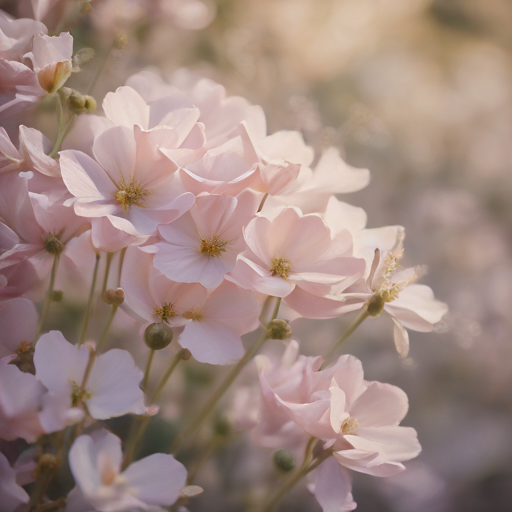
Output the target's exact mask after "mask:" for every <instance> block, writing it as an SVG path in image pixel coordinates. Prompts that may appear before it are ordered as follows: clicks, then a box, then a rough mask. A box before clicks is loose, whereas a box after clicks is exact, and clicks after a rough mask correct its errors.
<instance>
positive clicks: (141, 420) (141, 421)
mask: <svg viewBox="0 0 512 512" xmlns="http://www.w3.org/2000/svg"><path fill="white" fill-rule="evenodd" d="M154 353H155V351H154V350H152V351H151V353H150V356H149V359H148V364H147V366H146V373H145V374H144V381H143V383H144V382H145V384H143V389H144V390H146V387H147V378H148V376H149V368H150V367H151V361H152V359H153V354H154ZM185 354H188V350H187V349H181V350H180V351H179V352H178V353H177V354H176V355H175V356H174V357H173V358H172V359H171V364H170V365H169V367H168V368H167V370H166V371H165V373H164V374H163V375H162V377H161V379H160V382H159V383H158V386H157V388H156V390H155V391H154V393H153V395H152V396H151V399H150V400H149V405H152V404H154V403H155V400H156V399H157V397H158V395H159V394H160V392H161V391H162V390H163V389H164V387H165V385H166V384H167V381H168V380H169V378H170V376H171V375H172V374H173V372H174V370H175V368H176V366H178V363H179V362H180V361H181V360H182V359H183V356H184V355H185ZM150 419H151V416H149V415H145V416H137V417H136V418H134V420H133V422H132V426H131V428H130V433H129V434H128V438H127V441H126V448H125V457H124V460H123V466H122V468H123V469H126V468H127V467H128V466H129V465H130V462H131V461H132V459H133V456H134V455H135V449H136V447H137V443H138V442H139V440H140V439H141V438H142V436H143V435H144V433H145V432H146V429H147V428H148V425H149V420H150Z"/></svg>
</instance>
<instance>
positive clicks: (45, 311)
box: [34, 254, 59, 345]
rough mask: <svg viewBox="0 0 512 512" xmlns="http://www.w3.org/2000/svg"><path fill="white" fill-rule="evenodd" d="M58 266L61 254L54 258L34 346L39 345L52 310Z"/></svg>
mask: <svg viewBox="0 0 512 512" xmlns="http://www.w3.org/2000/svg"><path fill="white" fill-rule="evenodd" d="M58 266H59V254H56V255H55V257H54V258H53V265H52V273H51V274H50V284H49V285H48V290H47V291H46V295H45V297H44V302H43V310H42V311H41V316H40V317H39V322H38V324H37V328H36V333H35V336H34V345H35V344H36V343H37V340H38V339H39V335H40V334H41V329H42V328H43V325H44V321H45V320H46V317H47V315H48V311H49V309H50V302H51V301H52V295H53V288H54V286H55V278H56V277H57V268H58Z"/></svg>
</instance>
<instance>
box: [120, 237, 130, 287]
mask: <svg viewBox="0 0 512 512" xmlns="http://www.w3.org/2000/svg"><path fill="white" fill-rule="evenodd" d="M126 249H128V247H125V248H124V249H121V253H120V254H119V270H118V275H117V286H118V287H120V286H121V275H122V273H123V263H124V256H125V254H126Z"/></svg>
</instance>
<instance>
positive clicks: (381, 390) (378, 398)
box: [349, 382, 409, 427]
mask: <svg viewBox="0 0 512 512" xmlns="http://www.w3.org/2000/svg"><path fill="white" fill-rule="evenodd" d="M408 409H409V401H408V399H407V395H406V394H405V393H404V392H403V391H402V390H401V389H400V388H398V387H396V386H392V385H391V384H382V383H380V382H370V383H369V385H368V387H367V388H366V389H365V390H364V391H363V393H361V394H360V395H359V397H358V398H357V399H356V400H355V401H354V402H353V403H352V404H351V406H350V408H349V412H350V415H351V416H352V417H354V418H356V419H357V421H358V423H359V425H360V426H361V427H387V426H397V425H398V424H399V423H400V422H401V421H402V420H403V419H404V417H405V415H406V414H407V410H408Z"/></svg>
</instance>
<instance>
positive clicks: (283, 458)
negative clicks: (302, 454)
mask: <svg viewBox="0 0 512 512" xmlns="http://www.w3.org/2000/svg"><path fill="white" fill-rule="evenodd" d="M272 459H273V460H274V464H275V466H276V468H277V469H279V470H280V471H283V472H285V473H289V472H290V471H293V470H294V469H295V459H294V458H293V455H292V454H291V453H290V452H289V451H288V450H277V452H274V455H273V456H272Z"/></svg>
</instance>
